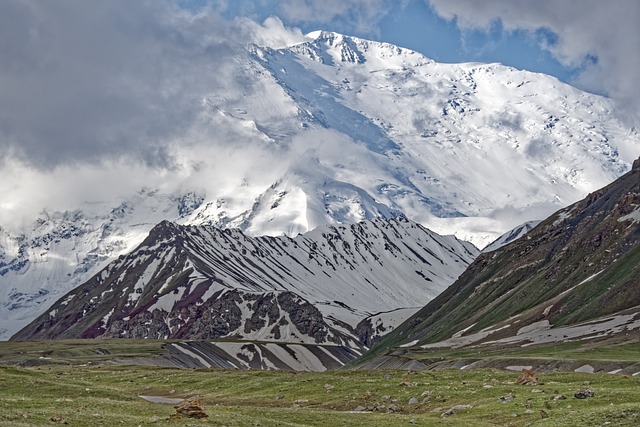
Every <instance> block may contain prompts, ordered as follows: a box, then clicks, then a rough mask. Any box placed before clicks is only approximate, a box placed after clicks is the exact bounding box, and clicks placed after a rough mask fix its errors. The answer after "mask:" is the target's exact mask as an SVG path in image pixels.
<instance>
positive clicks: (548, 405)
mask: <svg viewBox="0 0 640 427" xmlns="http://www.w3.org/2000/svg"><path fill="white" fill-rule="evenodd" d="M544 407H545V408H547V409H551V408H552V406H551V403H549V402H544Z"/></svg>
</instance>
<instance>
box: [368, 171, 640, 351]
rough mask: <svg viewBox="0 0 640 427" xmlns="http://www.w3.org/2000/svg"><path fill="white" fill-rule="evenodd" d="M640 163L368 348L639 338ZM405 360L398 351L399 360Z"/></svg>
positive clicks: (493, 256) (480, 263)
mask: <svg viewBox="0 0 640 427" xmlns="http://www.w3.org/2000/svg"><path fill="white" fill-rule="evenodd" d="M639 243H640V160H636V162H634V165H633V169H632V170H631V171H630V172H628V173H627V174H626V175H624V176H622V177H621V178H620V179H618V180H617V181H615V182H613V183H612V184H610V185H608V186H607V187H605V188H603V189H601V190H599V191H596V192H594V193H592V194H590V195H588V196H587V197H586V198H585V199H584V200H581V201H579V202H577V203H575V204H573V205H571V206H569V207H567V208H565V209H562V210H560V211H558V212H557V213H555V214H554V215H552V216H551V217H550V218H548V219H547V220H545V221H543V222H542V223H540V225H539V226H537V227H536V228H534V229H533V230H532V231H530V232H529V233H528V234H527V235H525V236H524V237H523V238H521V239H519V240H517V241H515V242H513V243H511V244H509V245H507V246H505V247H502V248H500V249H498V250H496V251H494V252H489V253H485V254H482V255H481V256H480V257H479V258H477V259H476V261H474V262H473V263H472V264H471V265H470V266H469V268H468V269H467V270H466V271H465V272H464V273H463V274H462V276H460V278H459V279H458V280H457V281H456V282H455V283H454V284H453V285H451V286H450V287H449V288H448V289H447V290H445V291H444V292H443V293H442V294H440V295H439V296H438V297H437V298H435V299H434V300H432V301H431V302H430V303H429V304H428V305H427V306H425V307H424V308H423V309H421V310H420V311H419V312H417V313H416V314H415V315H414V316H413V317H412V318H410V319H408V320H407V321H406V322H405V323H404V324H403V325H401V326H400V327H398V328H397V329H396V330H395V331H394V332H393V333H391V334H390V335H389V336H387V337H386V338H385V339H384V340H383V341H382V342H381V343H380V345H379V346H378V347H377V348H375V349H374V350H373V351H372V352H371V353H370V355H369V356H368V359H369V360H370V359H371V358H372V357H373V356H375V355H379V354H382V353H384V352H385V351H387V350H388V349H390V348H393V347H396V348H397V347H398V346H402V347H404V348H406V349H407V350H406V351H408V352H411V351H420V350H421V349H423V348H427V349H428V348H434V347H448V348H452V347H454V348H455V347H466V346H477V345H482V344H483V343H484V344H487V343H488V344H490V345H502V346H507V345H514V344H517V345H518V346H522V345H525V346H527V345H532V344H536V343H543V342H544V343H549V342H566V341H572V340H585V339H594V338H602V337H611V336H613V335H616V334H619V333H623V334H624V333H628V331H630V330H636V329H638V328H640V314H639V313H640V244H639ZM403 351H405V350H403Z"/></svg>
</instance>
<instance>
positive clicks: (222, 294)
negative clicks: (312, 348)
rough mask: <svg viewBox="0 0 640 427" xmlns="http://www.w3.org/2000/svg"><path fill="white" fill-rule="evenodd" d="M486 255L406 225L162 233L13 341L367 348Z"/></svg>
mask: <svg viewBox="0 0 640 427" xmlns="http://www.w3.org/2000/svg"><path fill="white" fill-rule="evenodd" d="M477 254H478V251H477V249H476V248H475V247H474V246H473V245H471V244H469V243H465V242H462V241H460V240H458V239H456V238H455V237H453V236H448V237H443V236H440V235H437V234H435V233H433V232H431V231H429V230H427V229H426V228H424V227H422V226H421V225H419V224H416V223H414V222H411V221H409V220H407V219H404V218H398V219H391V220H382V219H377V220H374V221H365V222H361V223H358V224H353V225H349V226H346V225H341V226H338V227H332V226H325V227H320V228H317V229H315V230H313V231H310V232H308V233H306V234H304V235H299V236H297V237H295V238H290V237H286V236H281V237H257V238H252V237H248V236H245V235H244V234H243V233H242V232H241V231H240V230H237V229H232V230H219V229H217V228H214V227H211V226H181V225H177V224H174V223H170V222H167V221H163V222H162V223H160V224H159V225H157V226H156V227H154V229H153V230H152V231H151V233H150V234H149V236H148V237H147V238H146V239H145V241H144V242H143V243H142V244H141V245H140V246H139V247H138V248H137V249H136V250H135V251H133V252H132V253H131V254H129V255H127V256H124V257H120V258H119V259H117V260H115V261H113V262H112V263H110V264H109V265H108V266H107V267H106V268H105V269H103V270H102V271H100V272H99V273H98V274H96V275H95V276H94V277H93V278H91V279H90V280H89V281H87V282H86V283H84V284H82V285H80V286H79V287H77V288H75V289H74V290H72V291H71V292H70V293H68V294H67V295H65V296H63V297H62V298H60V299H59V300H58V301H57V302H56V303H55V304H54V305H53V306H52V307H51V308H50V309H49V310H48V312H46V313H44V314H42V315H41V316H40V317H39V318H38V319H36V320H35V321H34V322H32V323H31V324H30V325H28V326H27V327H25V328H24V329H22V330H21V331H20V332H18V333H17V334H16V335H15V336H14V338H15V339H52V338H94V337H117V338H156V339H158V338H160V339H166V338H192V339H193V338H199V339H215V338H229V337H232V338H241V339H251V340H263V341H264V340H267V341H274V340H279V341H285V342H300V343H308V344H338V345H346V346H350V347H358V346H360V345H361V343H360V339H359V337H358V336H357V332H356V326H357V324H358V323H359V322H360V321H361V320H363V319H365V318H367V317H369V316H371V315H374V314H376V313H380V312H389V311H391V310H398V309H405V310H404V314H403V315H404V318H406V317H408V316H409V315H410V314H412V313H413V311H415V309H416V307H419V306H420V305H422V304H424V303H425V302H426V301H429V300H430V299H432V298H433V297H435V296H436V295H438V294H439V293H440V292H441V291H442V290H443V289H444V288H446V287H447V286H448V285H449V284H451V283H452V282H453V281H454V280H455V279H456V278H457V277H458V276H459V275H460V274H461V273H462V272H463V271H464V269H465V268H466V267H467V265H468V264H469V263H470V262H471V261H472V260H473V259H474V258H475V257H476V255H477ZM407 309H414V310H413V311H411V310H407ZM399 315H401V316H402V314H399ZM377 317H378V318H380V316H377ZM392 317H393V316H392ZM396 317H398V316H396ZM393 326H394V325H393V324H387V325H386V326H385V325H382V328H383V329H385V330H387V331H390V330H391V328H392V327H393ZM375 333H377V334H378V335H381V331H375ZM372 335H373V333H367V337H366V338H367V340H368V341H369V340H371V336H372Z"/></svg>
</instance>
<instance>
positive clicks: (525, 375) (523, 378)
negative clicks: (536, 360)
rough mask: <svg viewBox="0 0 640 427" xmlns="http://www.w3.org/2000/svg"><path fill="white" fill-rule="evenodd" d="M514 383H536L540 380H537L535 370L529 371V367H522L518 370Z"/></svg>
mask: <svg viewBox="0 0 640 427" xmlns="http://www.w3.org/2000/svg"><path fill="white" fill-rule="evenodd" d="M516 383H518V384H520V385H538V384H540V381H539V380H538V377H537V376H536V373H535V372H533V371H530V370H529V369H523V370H522V372H520V376H519V377H518V380H517V381H516Z"/></svg>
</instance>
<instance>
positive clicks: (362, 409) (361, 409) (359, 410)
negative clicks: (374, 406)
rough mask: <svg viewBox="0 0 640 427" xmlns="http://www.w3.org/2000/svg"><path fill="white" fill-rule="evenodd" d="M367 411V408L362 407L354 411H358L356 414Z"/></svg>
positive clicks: (357, 407)
mask: <svg viewBox="0 0 640 427" xmlns="http://www.w3.org/2000/svg"><path fill="white" fill-rule="evenodd" d="M366 410H367V408H366V407H364V406H362V405H360V406H356V409H354V411H356V412H364V411H366Z"/></svg>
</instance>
